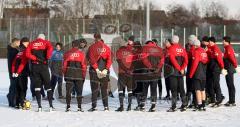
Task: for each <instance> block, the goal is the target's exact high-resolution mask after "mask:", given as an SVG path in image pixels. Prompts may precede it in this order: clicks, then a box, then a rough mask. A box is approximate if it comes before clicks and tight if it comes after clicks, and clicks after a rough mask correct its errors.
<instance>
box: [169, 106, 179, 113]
mask: <svg viewBox="0 0 240 127" xmlns="http://www.w3.org/2000/svg"><path fill="white" fill-rule="evenodd" d="M176 111H177V109H176V108H172V107H171V108H170V109H168V110H167V112H176Z"/></svg>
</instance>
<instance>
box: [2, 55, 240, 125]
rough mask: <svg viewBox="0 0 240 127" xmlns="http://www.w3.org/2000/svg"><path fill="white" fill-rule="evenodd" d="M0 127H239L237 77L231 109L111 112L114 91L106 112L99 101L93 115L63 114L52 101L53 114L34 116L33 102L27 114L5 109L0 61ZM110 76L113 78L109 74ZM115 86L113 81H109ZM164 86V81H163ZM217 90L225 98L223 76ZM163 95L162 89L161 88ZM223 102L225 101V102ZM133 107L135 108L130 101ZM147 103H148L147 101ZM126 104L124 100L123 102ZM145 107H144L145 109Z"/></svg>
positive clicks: (61, 106)
mask: <svg viewBox="0 0 240 127" xmlns="http://www.w3.org/2000/svg"><path fill="white" fill-rule="evenodd" d="M0 65H1V66H0V77H1V78H0V126H1V127H81V126H83V127H88V126H91V127H92V126H95V127H111V126H114V127H115V126H116V127H123V126H125V127H141V126H142V127H159V126H162V127H171V126H176V127H190V126H194V127H198V126H199V127H205V126H209V127H226V126H230V127H239V126H240V122H239V120H240V119H239V117H238V116H240V107H239V105H240V95H239V91H240V85H239V84H240V75H239V74H236V75H235V82H236V83H235V85H236V93H237V97H236V101H237V106H236V107H233V108H226V107H219V108H214V109H213V108H208V109H207V112H193V111H187V112H175V113H167V112H166V110H167V109H168V108H169V107H170V102H167V101H158V111H157V112H154V113H149V112H135V111H132V112H122V113H118V112H114V110H115V109H116V108H117V107H118V106H119V103H118V98H116V97H117V92H115V98H113V99H112V98H110V100H109V105H110V112H104V111H101V110H102V109H103V107H102V103H101V101H99V103H98V104H99V107H98V109H99V111H97V112H93V113H91V112H83V113H78V112H74V111H72V112H70V113H66V112H64V111H65V104H64V103H62V102H60V101H58V100H55V101H54V106H55V108H56V110H57V111H56V112H47V111H44V112H42V113H37V112H35V111H36V108H37V105H36V101H33V102H31V103H32V109H31V110H29V111H22V110H15V109H12V108H9V107H8V103H7V99H6V94H7V93H8V87H9V79H8V72H7V63H6V60H5V59H1V60H0ZM112 76H113V77H115V76H116V75H115V74H114V73H113V74H112ZM112 84H113V85H114V86H116V80H114V81H112ZM163 84H164V82H163ZM221 87H222V90H223V94H224V95H225V96H226V100H227V98H228V92H227V87H226V83H225V80H224V77H221ZM89 89H90V87H89V81H87V82H86V83H85V84H84V95H87V94H89V93H90V90H89ZM163 95H165V88H164V85H163ZM27 98H28V99H30V100H31V93H30V91H28V95H27ZM226 100H225V101H226ZM133 103H134V105H133V107H135V106H136V101H135V100H134V102H133ZM148 103H149V102H148ZM126 104H127V101H126ZM149 106H150V105H149V104H148V107H147V108H149ZM43 107H44V110H47V107H48V103H47V101H43ZM90 107H91V104H90V103H85V104H84V105H83V109H84V110H85V111H86V110H88V109H89V108H90ZM75 109H76V104H73V106H72V110H75Z"/></svg>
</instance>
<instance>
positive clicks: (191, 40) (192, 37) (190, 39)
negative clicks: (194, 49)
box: [188, 35, 197, 44]
mask: <svg viewBox="0 0 240 127" xmlns="http://www.w3.org/2000/svg"><path fill="white" fill-rule="evenodd" d="M195 40H197V37H196V36H195V35H190V36H189V38H188V41H189V43H191V44H192V43H193V42H194V41H195Z"/></svg>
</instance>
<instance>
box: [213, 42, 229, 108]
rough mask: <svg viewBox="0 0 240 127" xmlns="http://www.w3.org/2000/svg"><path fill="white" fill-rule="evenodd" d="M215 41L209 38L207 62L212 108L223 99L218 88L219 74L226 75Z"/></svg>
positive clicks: (220, 53)
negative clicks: (209, 50)
mask: <svg viewBox="0 0 240 127" xmlns="http://www.w3.org/2000/svg"><path fill="white" fill-rule="evenodd" d="M215 42H216V39H215V38H214V37H210V38H209V44H210V49H211V56H210V62H209V69H210V70H209V71H210V75H209V76H210V77H211V81H210V82H211V84H210V99H211V102H210V103H212V104H211V105H212V106H213V107H218V106H219V105H220V104H221V103H222V101H223V99H224V97H223V96H222V91H221V87H220V74H221V73H222V74H224V75H226V73H227V72H226V70H225V69H224V63H223V55H222V52H221V50H220V49H219V47H218V46H217V45H216V43H215Z"/></svg>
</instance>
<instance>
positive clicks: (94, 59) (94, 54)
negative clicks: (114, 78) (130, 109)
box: [88, 34, 112, 111]
mask: <svg viewBox="0 0 240 127" xmlns="http://www.w3.org/2000/svg"><path fill="white" fill-rule="evenodd" d="M94 38H95V43H94V44H92V45H91V46H90V47H89V49H88V58H89V61H90V68H89V73H90V80H91V89H92V108H91V109H89V111H96V107H97V97H98V93H99V91H100V89H101V94H102V101H103V106H104V110H106V111H108V110H109V108H108V81H109V73H110V71H109V69H110V67H111V65H112V59H111V50H110V48H109V47H108V46H107V45H106V44H104V41H103V40H102V39H101V35H100V34H94Z"/></svg>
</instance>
